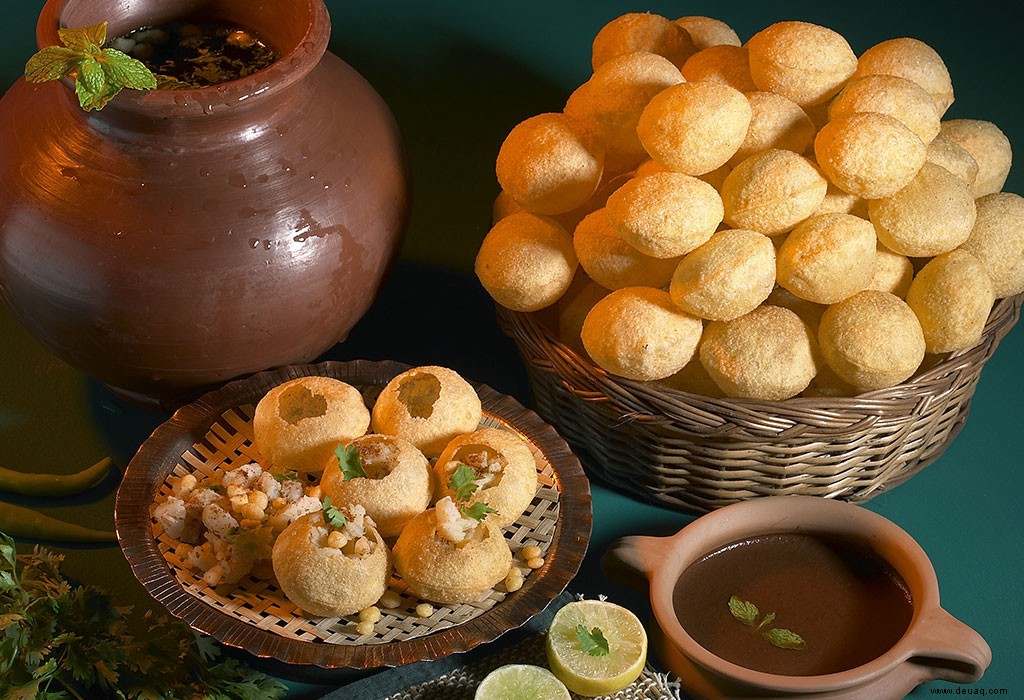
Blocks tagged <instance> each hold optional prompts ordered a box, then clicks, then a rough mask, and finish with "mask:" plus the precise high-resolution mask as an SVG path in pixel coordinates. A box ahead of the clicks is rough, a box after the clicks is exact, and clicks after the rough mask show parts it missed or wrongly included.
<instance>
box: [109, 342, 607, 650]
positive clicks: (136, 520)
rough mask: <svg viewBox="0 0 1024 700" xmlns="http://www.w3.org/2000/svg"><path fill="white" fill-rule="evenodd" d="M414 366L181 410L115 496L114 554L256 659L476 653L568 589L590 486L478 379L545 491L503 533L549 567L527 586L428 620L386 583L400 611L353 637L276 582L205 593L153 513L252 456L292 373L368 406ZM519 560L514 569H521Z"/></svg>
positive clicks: (585, 527)
mask: <svg viewBox="0 0 1024 700" xmlns="http://www.w3.org/2000/svg"><path fill="white" fill-rule="evenodd" d="M407 369H409V367H408V366H406V365H402V364H399V363H395V362H366V361H355V362H326V363H322V364H318V365H299V366H293V367H287V368H284V369H281V370H277V371H271V372H263V373H260V374H257V375H255V376H253V377H251V378H248V379H244V380H239V381H236V382H232V383H230V384H228V385H226V386H225V387H223V388H222V389H219V390H217V391H214V392H211V393H209V394H207V395H205V396H203V397H202V398H201V399H199V400H198V401H196V402H195V403H193V404H190V405H188V406H185V407H183V408H181V409H180V410H178V411H177V412H176V413H175V414H174V416H172V417H171V419H170V420H168V421H167V422H166V423H164V424H163V425H162V426H160V427H159V428H157V430H156V431H155V432H154V433H153V435H152V436H151V437H150V438H149V439H148V440H147V441H146V442H145V443H144V444H143V445H142V447H141V448H140V449H139V451H138V453H137V454H136V456H135V458H134V459H132V461H131V463H130V464H129V465H128V468H127V469H126V471H125V474H124V478H123V480H122V483H121V487H120V488H119V489H118V493H117V499H116V503H115V510H114V520H115V526H116V529H117V535H118V539H119V541H120V544H121V548H122V550H123V551H124V553H125V556H126V558H127V559H128V562H129V563H130V565H131V567H132V571H133V573H134V574H135V576H136V578H138V580H139V581H140V582H141V583H142V585H143V586H144V587H145V589H146V590H147V591H148V592H149V594H150V595H151V596H153V598H155V599H156V600H157V601H158V602H160V603H161V604H162V605H163V606H164V607H166V608H167V610H168V611H169V612H170V613H171V614H172V615H174V616H175V617H178V618H181V619H182V620H184V621H185V622H186V623H188V624H189V625H190V626H192V627H193V628H194V629H196V630H198V631H200V632H203V633H205V634H208V635H211V636H212V637H214V638H216V639H218V640H220V641H221V642H223V643H224V644H227V645H229V646H233V647H237V648H240V649H244V650H246V651H248V652H250V653H252V654H254V655H256V656H257V657H261V658H268V659H274V660H277V661H281V662H284V663H287V664H299V665H306V666H316V667H321V668H325V669H371V668H377V667H384V666H399V665H403V664H406V663H410V662H413V661H420V660H428V659H436V658H440V657H442V656H446V655H448V654H451V653H456V652H461V651H465V650H468V649H471V648H473V647H474V646H477V645H479V644H482V643H484V642H489V641H492V640H494V639H496V638H497V637H498V636H500V635H501V634H503V633H504V632H506V631H508V630H511V629H514V628H516V627H519V626H520V625H522V624H523V623H524V622H526V621H527V620H528V619H529V618H530V617H531V616H533V615H534V614H536V613H538V612H540V611H541V610H543V609H544V607H545V606H546V605H547V604H548V602H550V601H551V600H552V599H553V598H555V597H556V596H557V595H558V594H559V593H561V592H562V590H564V588H565V586H566V585H567V584H568V582H569V581H570V579H572V577H573V576H574V575H575V574H576V572H577V571H578V569H579V566H580V563H581V561H582V559H583V555H584V554H585V552H586V547H587V542H588V540H589V537H590V525H591V504H590V487H589V483H588V482H587V479H586V477H585V476H584V474H583V470H582V468H581V467H580V464H579V461H578V460H577V459H576V457H575V456H574V455H573V454H572V452H571V451H570V450H569V448H568V446H567V445H566V443H565V442H564V441H563V440H562V439H561V438H560V437H559V436H558V434H557V433H556V432H555V431H554V429H553V428H551V427H550V426H549V425H547V424H546V423H544V422H543V421H542V420H541V419H540V418H539V417H538V416H537V415H536V414H535V413H533V412H532V411H528V410H526V409H524V408H523V407H522V406H521V405H520V404H519V403H518V402H516V401H515V400H514V399H512V398H511V397H508V396H504V395H502V394H499V393H498V392H496V391H494V390H493V389H491V388H489V387H487V386H484V385H480V384H474V387H475V388H476V390H477V393H478V394H479V396H480V399H481V403H482V404H483V409H484V419H483V421H482V423H481V425H486V426H491V427H499V428H504V429H508V430H511V431H514V432H516V433H518V434H520V435H522V436H523V437H524V438H525V439H526V440H527V442H528V444H529V446H530V448H531V450H532V451H533V453H534V457H535V459H536V461H537V466H538V470H539V474H540V486H539V488H538V491H537V494H536V496H535V497H534V499H533V502H532V503H531V504H530V507H529V508H528V509H527V511H526V512H525V513H524V514H523V516H522V517H520V519H519V520H518V521H516V522H515V523H513V524H512V525H511V526H509V527H507V528H505V531H504V532H505V536H506V539H507V540H508V541H509V545H510V547H511V548H512V550H513V552H516V551H518V550H519V549H520V548H521V547H523V546H525V545H527V544H534V545H537V546H539V547H540V548H541V550H542V551H543V552H544V557H545V564H544V566H543V567H541V568H540V569H537V570H536V571H530V570H529V569H526V568H525V567H523V568H524V571H525V572H526V574H527V575H526V579H525V583H524V585H523V587H522V589H520V590H519V591H517V592H515V593H506V592H505V591H504V590H503V589H502V588H501V586H500V585H499V587H496V588H495V589H493V590H492V591H491V592H490V593H489V594H488V595H487V596H485V597H484V598H482V599H481V600H478V601H476V602H474V603H471V604H464V605H435V606H434V608H435V612H434V614H433V615H431V616H430V617H428V618H420V617H418V616H417V615H416V614H415V613H414V611H413V610H414V607H415V605H416V603H418V602H420V601H418V600H416V599H415V598H414V597H412V596H410V595H406V594H405V593H404V590H405V588H404V585H403V584H402V582H401V581H400V579H397V578H393V579H392V581H391V586H390V587H391V588H392V589H393V590H396V591H398V592H400V593H402V602H403V604H402V606H401V607H400V608H398V609H396V610H393V611H388V610H384V611H383V612H384V616H383V618H382V619H381V621H380V622H378V623H377V624H376V625H375V630H374V633H373V634H372V635H367V636H359V635H358V634H357V633H356V631H355V624H356V622H357V621H358V620H357V618H356V617H354V616H353V617H348V618H312V617H306V616H304V615H303V614H302V613H301V611H298V610H297V609H296V607H295V606H294V605H292V604H291V603H290V602H289V601H288V600H287V599H286V598H285V597H284V595H283V593H282V592H281V591H280V589H278V588H277V587H276V585H274V584H273V582H267V581H257V580H256V579H251V578H247V579H243V581H242V583H241V585H239V586H238V587H236V588H233V589H230V590H220V589H214V588H210V587H209V586H207V585H206V584H204V582H203V580H202V578H201V574H199V573H197V572H195V571H192V570H191V569H189V568H188V567H187V566H186V565H184V564H183V563H182V562H181V560H180V559H179V558H178V556H177V555H176V554H175V551H174V544H175V543H174V541H173V540H171V539H170V538H169V537H168V536H167V535H166V534H165V533H164V532H163V531H162V528H161V527H160V526H159V524H157V523H156V522H155V521H154V519H153V518H152V516H151V509H152V507H153V506H154V505H155V504H156V503H159V502H160V501H161V500H163V499H164V498H166V496H167V495H168V494H169V493H170V488H171V485H172V484H173V482H174V480H175V479H176V478H178V477H180V476H182V475H184V474H186V473H192V474H194V475H195V476H196V477H197V478H199V479H200V480H202V478H203V477H205V476H208V475H209V474H211V473H212V472H213V470H214V469H225V468H227V469H230V468H232V467H234V466H238V465H241V464H245V463H247V462H251V461H257V458H258V454H257V452H256V451H255V449H254V448H253V445H252V429H251V420H252V414H253V410H254V408H255V405H256V403H257V402H258V401H259V399H260V398H261V397H262V396H263V395H264V394H266V392H267V391H269V390H270V389H271V388H273V387H274V386H276V385H278V384H280V383H282V382H284V381H287V380H289V379H293V378H295V377H299V376H307V375H323V376H329V377H334V378H337V379H341V380H342V381H346V382H348V383H350V384H352V385H353V386H355V387H357V388H358V389H360V390H361V391H362V393H363V396H364V399H365V401H366V403H367V405H368V406H372V403H373V401H374V400H375V399H376V396H377V394H378V393H379V392H380V390H381V389H382V388H383V387H384V385H385V384H386V383H387V382H388V381H389V380H390V379H391V378H392V377H394V376H395V375H397V374H399V373H401V372H403V371H405V370H407ZM520 564H521V562H520Z"/></svg>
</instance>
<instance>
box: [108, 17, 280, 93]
mask: <svg viewBox="0 0 1024 700" xmlns="http://www.w3.org/2000/svg"><path fill="white" fill-rule="evenodd" d="M110 46H112V47H113V48H115V49H118V50H120V51H124V52H125V53H127V54H128V55H130V56H132V57H133V58H137V59H139V60H140V61H142V62H143V63H144V64H145V65H146V67H147V68H149V70H150V71H152V72H153V74H154V75H156V78H157V87H158V88H161V89H167V90H175V89H178V90H180V89H188V88H195V87H206V86H209V85H218V84H220V83H226V82H228V81H229V80H237V79H238V78H242V77H244V76H246V75H250V74H252V73H255V72H256V71H258V70H260V69H262V68H266V67H267V66H269V65H270V64H271V63H273V62H274V61H276V60H277V58H278V55H277V52H276V51H274V50H273V49H272V48H270V47H269V46H267V45H266V44H265V43H263V42H262V41H261V40H260V39H259V37H257V36H256V34H254V33H253V32H251V31H249V30H248V29H246V28H245V27H240V26H238V25H235V24H229V23H226V22H222V21H220V20H211V19H199V18H195V19H183V20H180V21H174V22H168V23H167V24H162V25H160V26H156V27H141V28H139V29H136V30H134V31H131V32H129V33H127V34H125V35H124V36H120V37H117V38H116V39H114V40H112V41H111V42H110Z"/></svg>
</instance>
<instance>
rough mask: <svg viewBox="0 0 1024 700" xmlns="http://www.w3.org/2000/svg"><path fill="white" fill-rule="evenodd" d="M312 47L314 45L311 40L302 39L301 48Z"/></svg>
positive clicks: (310, 48)
mask: <svg viewBox="0 0 1024 700" xmlns="http://www.w3.org/2000/svg"><path fill="white" fill-rule="evenodd" d="M313 48H314V46H313V42H312V41H304V42H302V50H303V51H312V50H313Z"/></svg>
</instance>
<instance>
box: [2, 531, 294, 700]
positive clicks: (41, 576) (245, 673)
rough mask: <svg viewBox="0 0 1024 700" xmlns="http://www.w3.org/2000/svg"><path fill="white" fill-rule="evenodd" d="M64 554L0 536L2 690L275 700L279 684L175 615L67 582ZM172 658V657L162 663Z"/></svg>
mask: <svg viewBox="0 0 1024 700" xmlns="http://www.w3.org/2000/svg"><path fill="white" fill-rule="evenodd" d="M62 559H63V557H62V556H60V555H57V554H52V553H51V552H49V551H48V550H46V549H44V548H42V547H36V548H35V550H34V551H33V552H31V553H25V554H17V553H16V552H15V550H14V542H13V541H12V540H11V539H10V538H9V537H8V536H7V535H5V534H3V533H0V580H2V581H4V582H5V585H4V586H2V587H0V610H2V611H4V613H3V614H0V628H2V629H3V635H2V637H0V697H5V698H7V697H11V698H14V697H25V698H36V697H38V698H72V697H74V698H107V697H115V695H116V697H122V698H236V699H237V700H244V699H251V700H255V699H256V698H260V699H263V698H267V699H273V698H282V697H284V695H285V693H286V692H287V688H286V687H285V686H284V685H283V684H282V683H280V682H278V681H276V680H275V679H273V678H269V677H267V676H265V675H263V674H262V673H259V672H257V671H253V670H252V669H250V668H248V667H247V666H246V665H245V664H244V663H242V662H241V661H239V660H237V659H226V660H223V661H220V662H216V657H217V656H219V655H220V649H219V647H217V646H216V645H214V644H213V642H212V641H210V640H209V639H208V638H206V637H202V636H200V635H195V634H193V633H192V631H191V630H190V629H189V628H188V627H186V626H185V625H183V624H181V623H180V622H178V621H172V620H170V619H168V618H166V617H163V616H155V615H153V614H152V613H151V612H147V613H146V614H145V616H144V617H143V618H142V619H139V620H137V621H136V622H137V624H130V622H131V621H130V620H129V615H130V614H131V610H130V608H125V607H120V606H115V605H112V604H111V602H110V600H109V598H108V597H107V595H106V594H105V593H104V592H103V591H101V590H100V589H99V588H96V587H95V586H89V585H79V584H72V583H71V582H69V581H68V580H67V579H66V578H65V577H64V575H63V573H62V572H61V571H60V564H61V560H62ZM168 660H173V663H168Z"/></svg>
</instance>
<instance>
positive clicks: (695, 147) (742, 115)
mask: <svg viewBox="0 0 1024 700" xmlns="http://www.w3.org/2000/svg"><path fill="white" fill-rule="evenodd" d="M750 115H751V113H750V102H748V101H747V98H746V97H744V96H743V93H741V92H740V91H739V90H736V89H735V88H733V87H730V86H728V85H725V84H723V83H708V82H700V83H680V84H679V85H673V86H672V87H670V88H666V89H665V90H662V91H661V92H660V93H658V94H657V95H655V96H654V98H653V99H652V100H651V101H650V103H648V105H647V107H646V109H644V111H643V114H641V115H640V121H639V122H638V123H637V134H638V135H639V136H640V142H641V143H642V144H643V145H644V148H645V149H646V150H647V152H648V153H649V154H650V156H651V158H653V159H654V160H656V161H657V162H658V163H659V164H661V165H662V167H664V168H665V169H666V170H672V171H675V172H679V173H683V174H685V175H694V176H696V175H703V174H705V173H709V172H711V171H712V170H715V169H717V168H720V167H722V166H723V165H725V164H726V163H727V162H728V161H729V159H730V158H732V156H733V155H734V154H735V153H736V151H737V149H739V147H740V145H741V144H742V143H743V139H744V138H745V137H746V135H747V127H748V126H749V125H750Z"/></svg>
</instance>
